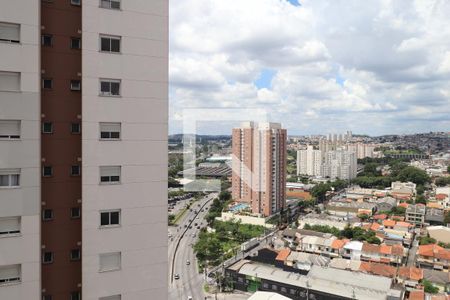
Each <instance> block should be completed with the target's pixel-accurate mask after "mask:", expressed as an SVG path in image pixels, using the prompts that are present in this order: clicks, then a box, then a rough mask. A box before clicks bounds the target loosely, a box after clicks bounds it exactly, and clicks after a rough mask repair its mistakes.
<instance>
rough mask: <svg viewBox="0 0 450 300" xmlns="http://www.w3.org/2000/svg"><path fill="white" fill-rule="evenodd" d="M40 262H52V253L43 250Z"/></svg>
mask: <svg viewBox="0 0 450 300" xmlns="http://www.w3.org/2000/svg"><path fill="white" fill-rule="evenodd" d="M42 262H43V263H44V264H49V263H51V262H53V253H52V252H44V253H43V254H42Z"/></svg>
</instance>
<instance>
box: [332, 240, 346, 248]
mask: <svg viewBox="0 0 450 300" xmlns="http://www.w3.org/2000/svg"><path fill="white" fill-rule="evenodd" d="M348 242H349V240H347V239H343V240H334V241H333V243H332V244H331V248H333V249H342V248H343V247H344V246H345V244H347V243H348Z"/></svg>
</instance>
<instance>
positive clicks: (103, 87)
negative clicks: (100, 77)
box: [100, 81, 111, 93]
mask: <svg viewBox="0 0 450 300" xmlns="http://www.w3.org/2000/svg"><path fill="white" fill-rule="evenodd" d="M110 90H111V89H110V85H109V82H108V81H102V82H100V91H101V92H102V93H109V92H110Z"/></svg>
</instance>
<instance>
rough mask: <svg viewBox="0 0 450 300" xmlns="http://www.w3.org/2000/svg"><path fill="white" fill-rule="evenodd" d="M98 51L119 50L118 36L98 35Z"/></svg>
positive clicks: (115, 51)
mask: <svg viewBox="0 0 450 300" xmlns="http://www.w3.org/2000/svg"><path fill="white" fill-rule="evenodd" d="M100 51H103V52H114V53H119V52H120V36H106V35H104V36H100Z"/></svg>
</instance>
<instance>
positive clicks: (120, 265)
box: [98, 251, 122, 273]
mask: <svg viewBox="0 0 450 300" xmlns="http://www.w3.org/2000/svg"><path fill="white" fill-rule="evenodd" d="M116 254H118V256H119V266H117V268H110V269H101V268H100V265H101V257H102V256H103V257H105V256H109V255H116ZM98 264H99V266H98V267H99V268H98V272H99V273H104V272H114V271H120V270H121V269H122V252H120V251H117V252H107V253H99V255H98Z"/></svg>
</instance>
